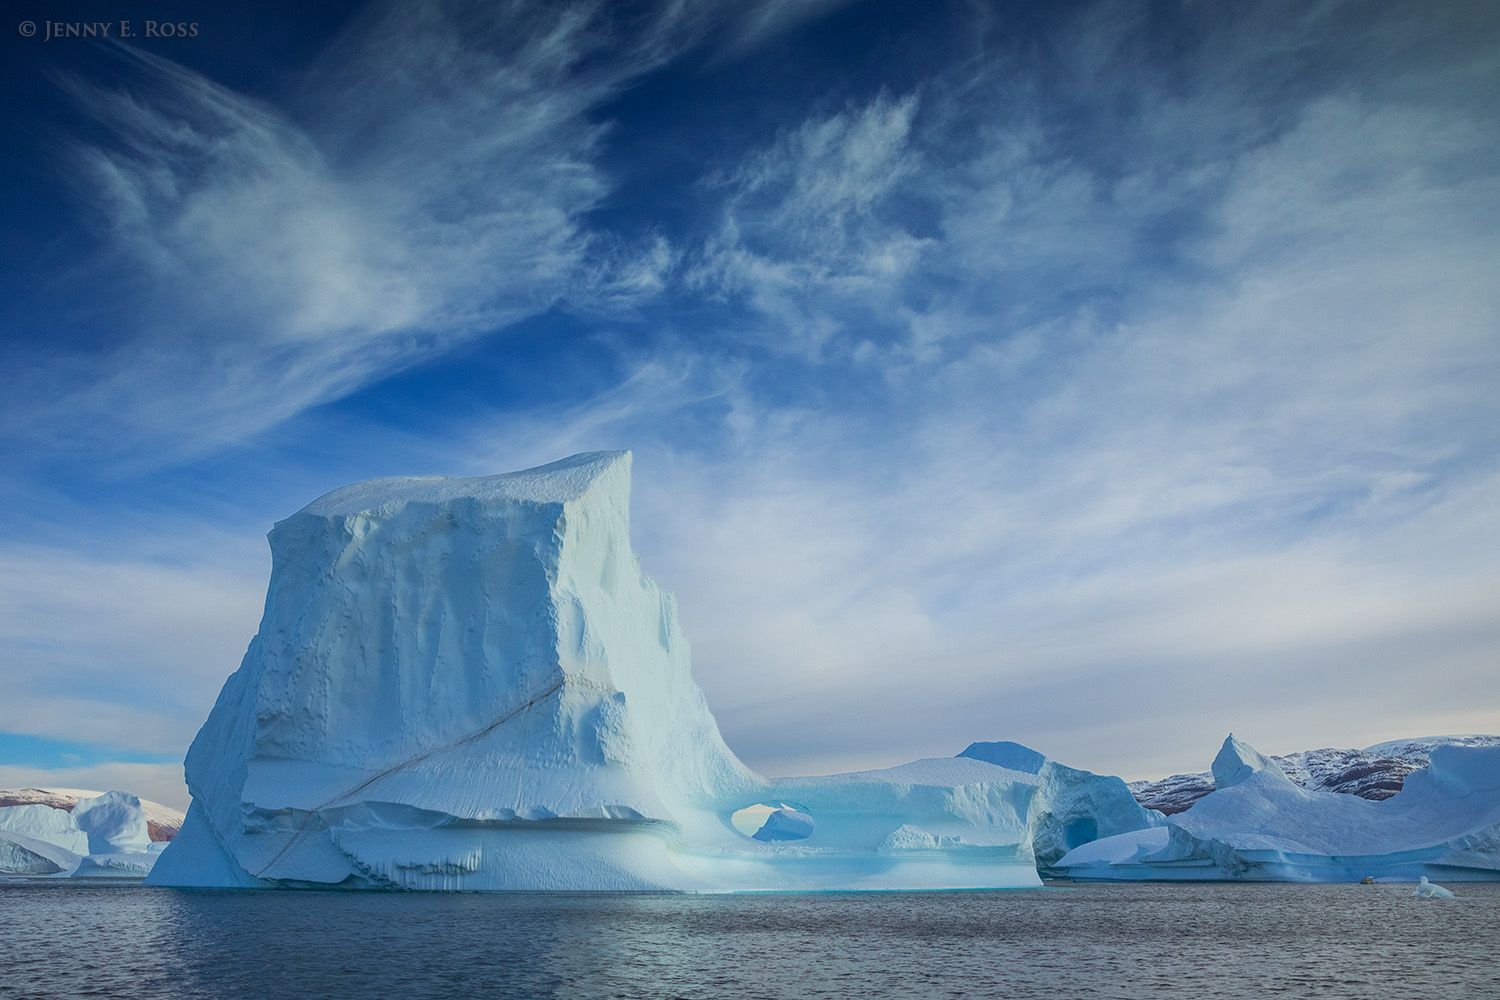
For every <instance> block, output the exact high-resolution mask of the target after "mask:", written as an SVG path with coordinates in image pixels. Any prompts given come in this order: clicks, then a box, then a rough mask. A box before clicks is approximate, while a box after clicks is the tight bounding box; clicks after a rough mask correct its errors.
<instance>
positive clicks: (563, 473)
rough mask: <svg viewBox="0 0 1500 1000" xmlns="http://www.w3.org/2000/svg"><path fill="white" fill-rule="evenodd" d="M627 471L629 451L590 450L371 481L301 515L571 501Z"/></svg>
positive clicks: (305, 509) (332, 496)
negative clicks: (477, 469) (543, 461)
mask: <svg viewBox="0 0 1500 1000" xmlns="http://www.w3.org/2000/svg"><path fill="white" fill-rule="evenodd" d="M621 467H623V469H624V471H625V472H627V473H628V472H629V470H630V452H628V451H587V452H583V453H581V454H578V455H573V456H571V457H569V458H565V459H562V460H561V461H559V462H552V463H549V464H547V465H539V466H537V467H536V468H534V469H525V470H523V471H521V472H505V473H501V474H500V475H498V476H393V477H390V478H387V479H370V480H366V481H365V482H362V483H354V484H353V485H351V486H344V487H340V488H339V489H336V490H334V491H333V492H332V493H325V494H324V495H323V496H321V497H319V498H318V499H316V500H314V501H313V502H312V503H310V504H308V505H307V506H306V507H303V508H302V510H301V511H299V513H302V514H312V515H314V516H316V517H339V516H343V515H348V514H359V513H362V512H364V511H368V510H375V509H377V508H380V507H384V506H386V505H388V504H407V503H433V504H442V503H447V502H449V501H453V500H465V499H473V500H518V501H526V502H531V503H567V502H568V501H570V500H576V499H578V498H579V497H581V496H583V494H584V493H586V492H587V491H588V489H589V487H590V486H592V485H593V484H594V483H595V482H596V481H597V480H598V479H599V478H600V477H601V476H603V475H604V474H605V473H607V472H610V471H611V470H614V469H617V468H621Z"/></svg>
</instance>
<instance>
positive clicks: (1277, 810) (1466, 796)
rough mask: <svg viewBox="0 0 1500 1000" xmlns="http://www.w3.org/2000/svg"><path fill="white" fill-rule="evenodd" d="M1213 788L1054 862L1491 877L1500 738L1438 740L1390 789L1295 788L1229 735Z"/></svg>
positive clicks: (1072, 871)
mask: <svg viewBox="0 0 1500 1000" xmlns="http://www.w3.org/2000/svg"><path fill="white" fill-rule="evenodd" d="M1213 780H1214V786H1215V787H1214V791H1212V792H1211V793H1209V794H1208V795H1205V796H1204V797H1202V798H1201V799H1199V800H1198V801H1197V802H1196V803H1194V804H1193V806H1192V807H1191V808H1189V809H1188V810H1187V811H1185V812H1182V813H1179V814H1177V815H1174V816H1172V817H1170V818H1169V819H1168V820H1167V823H1166V825H1165V826H1163V827H1158V828H1154V829H1147V830H1139V831H1135V832H1133V833H1125V834H1122V835H1119V836H1115V837H1108V838H1104V839H1101V840H1098V841H1095V842H1093V843H1090V844H1087V845H1084V846H1081V847H1079V848H1077V849H1075V850H1073V851H1070V852H1069V853H1068V854H1067V855H1065V856H1064V857H1063V858H1062V859H1061V860H1060V861H1059V862H1058V863H1057V866H1056V867H1057V869H1058V870H1059V871H1061V872H1064V873H1066V874H1068V875H1071V876H1073V877H1076V878H1086V879H1109V880H1140V879H1153V880H1168V879H1194V880H1203V879H1244V880H1274V881H1358V880H1359V879H1361V878H1363V877H1365V876H1371V877H1373V878H1377V879H1382V878H1383V879H1402V880H1411V879H1416V878H1418V877H1421V876H1428V877H1431V878H1433V879H1439V878H1441V879H1443V880H1453V881H1465V880H1476V879H1485V880H1491V879H1500V747H1495V746H1460V745H1445V746H1437V747H1435V748H1433V749H1432V750H1431V755H1430V761H1429V763H1428V766H1427V767H1426V768H1424V769H1421V770H1417V771H1413V772H1411V773H1410V774H1409V775H1408V776H1406V778H1405V782H1404V785H1403V787H1402V789H1401V791H1400V792H1399V793H1397V794H1396V795H1394V796H1392V797H1390V798H1387V799H1383V800H1371V799H1366V798H1361V797H1359V796H1357V795H1347V794H1339V793H1335V792H1329V791H1320V790H1316V789H1309V788H1304V787H1302V786H1300V785H1298V784H1297V783H1295V782H1293V781H1292V780H1291V779H1289V778H1288V777H1287V775H1286V774H1285V773H1283V771H1282V769H1281V767H1280V765H1278V764H1277V763H1276V762H1275V761H1274V760H1272V759H1270V758H1268V757H1265V756H1263V755H1261V754H1260V753H1257V752H1256V751H1255V749H1254V748H1252V747H1250V746H1249V745H1247V744H1245V743H1243V742H1242V741H1240V740H1238V739H1236V738H1235V737H1234V736H1233V735H1232V734H1231V735H1230V736H1229V738H1228V739H1227V740H1225V741H1224V745H1223V747H1222V748H1221V749H1220V751H1219V754H1218V756H1217V757H1216V758H1214V762H1213Z"/></svg>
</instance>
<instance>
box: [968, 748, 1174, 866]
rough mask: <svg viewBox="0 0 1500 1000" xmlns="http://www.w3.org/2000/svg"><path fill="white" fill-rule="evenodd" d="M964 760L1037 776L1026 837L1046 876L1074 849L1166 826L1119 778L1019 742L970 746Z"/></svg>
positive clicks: (1159, 816) (1157, 814) (1158, 815)
mask: <svg viewBox="0 0 1500 1000" xmlns="http://www.w3.org/2000/svg"><path fill="white" fill-rule="evenodd" d="M959 756H960V757H970V758H973V759H975V760H983V761H988V762H989V763H991V764H995V765H998V766H1000V767H1008V768H1012V769H1014V770H1017V771H1024V772H1025V773H1028V774H1034V775H1036V778H1037V791H1036V795H1035V797H1034V799H1033V801H1032V804H1031V808H1030V811H1029V813H1028V817H1027V838H1028V839H1029V840H1030V842H1031V847H1032V853H1033V855H1034V856H1035V857H1036V863H1037V865H1038V867H1040V868H1041V869H1042V870H1043V871H1044V872H1048V871H1050V869H1051V866H1052V865H1053V864H1055V863H1056V862H1057V861H1058V860H1060V859H1061V858H1062V857H1063V855H1065V854H1067V853H1068V852H1069V851H1071V850H1073V849H1074V848H1077V847H1081V846H1083V845H1085V844H1089V843H1092V842H1094V841H1096V840H1099V839H1100V838H1103V837H1112V836H1115V835H1117V834H1128V833H1134V832H1137V831H1141V830H1148V829H1154V828H1157V827H1160V826H1161V825H1162V824H1163V823H1164V822H1165V820H1164V819H1163V818H1162V816H1161V814H1159V813H1156V812H1152V811H1151V810H1149V809H1144V808H1142V807H1141V805H1140V803H1138V802H1137V801H1136V800H1135V796H1134V795H1132V794H1131V792H1130V787H1129V786H1128V785H1126V784H1125V782H1124V781H1123V780H1121V779H1120V778H1117V777H1115V776H1113V775H1104V774H1095V773H1093V772H1092V771H1085V770H1082V769H1080V768H1075V767H1069V766H1067V765H1066V764H1061V763H1059V762H1057V761H1055V760H1053V759H1052V758H1050V757H1048V756H1046V755H1045V754H1042V753H1040V752H1038V751H1036V750H1033V749H1031V748H1030V747H1026V746H1022V745H1021V744H1019V743H1011V742H1009V741H1004V742H995V743H971V744H970V745H969V746H968V747H967V748H966V749H965V750H964V751H963V752H962V753H961V754H959Z"/></svg>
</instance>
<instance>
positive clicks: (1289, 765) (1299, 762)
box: [1130, 735, 1500, 816]
mask: <svg viewBox="0 0 1500 1000" xmlns="http://www.w3.org/2000/svg"><path fill="white" fill-rule="evenodd" d="M1440 746H1460V747H1491V746H1500V736H1485V735H1469V736H1427V737H1422V738H1418V739H1409V740H1393V741H1391V742H1388V743H1377V744H1376V745H1374V746H1370V747H1365V748H1364V749H1363V750H1349V749H1337V748H1324V749H1320V750H1303V751H1300V752H1298V753H1291V754H1285V755H1283V756H1277V757H1272V758H1271V759H1272V760H1273V761H1275V762H1276V764H1277V766H1279V767H1280V768H1281V771H1282V773H1283V774H1285V775H1286V776H1287V778H1289V779H1290V780H1291V781H1292V782H1293V783H1295V784H1297V785H1300V786H1301V787H1303V788H1307V789H1313V790H1317V791H1328V792H1338V793H1341V794H1347V795H1357V796H1359V797H1360V798H1362V799H1371V800H1375V801H1379V800H1381V799H1388V798H1390V797H1391V796H1392V795H1395V794H1396V793H1397V792H1399V791H1400V790H1401V788H1402V785H1403V784H1404V783H1405V781H1406V777H1407V775H1409V774H1411V773H1412V772H1413V771H1419V770H1421V769H1422V768H1424V767H1426V766H1427V762H1428V760H1429V759H1430V757H1431V756H1432V751H1433V749H1434V748H1436V747H1440ZM1213 790H1214V780H1213V775H1212V774H1211V773H1210V772H1208V771H1200V772H1197V773H1192V774H1174V775H1172V776H1170V777H1167V778H1159V779H1157V780H1155V781H1134V782H1131V783H1130V791H1131V793H1132V794H1134V795H1135V798H1136V801H1138V802H1139V803H1140V804H1141V805H1143V806H1145V807H1146V808H1148V809H1155V810H1156V811H1158V812H1160V813H1164V814H1165V815H1168V816H1172V815H1175V814H1177V813H1180V812H1184V811H1186V810H1187V809H1189V808H1191V807H1192V805H1193V803H1195V802H1197V801H1198V800H1199V799H1201V798H1203V797H1204V796H1205V795H1207V794H1208V793H1209V792H1212V791H1213Z"/></svg>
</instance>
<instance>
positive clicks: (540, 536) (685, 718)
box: [147, 452, 1123, 892]
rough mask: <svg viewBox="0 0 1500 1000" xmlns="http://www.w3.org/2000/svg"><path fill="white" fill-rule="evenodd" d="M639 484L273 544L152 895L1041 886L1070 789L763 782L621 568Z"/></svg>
mask: <svg viewBox="0 0 1500 1000" xmlns="http://www.w3.org/2000/svg"><path fill="white" fill-rule="evenodd" d="M630 468H631V460H630V455H629V453H626V452H594V453H588V454H583V455H576V456H573V457H572V458H568V459H564V460H563V461H561V462H556V463H553V464H551V465H546V466H542V467H540V468H536V469H531V470H527V471H524V472H518V473H509V474H504V475H498V476H484V477H476V478H445V477H425V478H403V479H383V480H375V481H371V482H367V483H360V484H356V485H353V486H349V487H345V488H343V489H339V490H335V491H334V492H332V493H330V494H328V495H326V496H324V497H322V498H320V499H318V500H316V501H314V502H313V503H311V504H309V505H308V506H306V507H304V508H303V509H302V510H301V511H299V512H297V513H296V514H293V515H292V516H291V517H289V518H287V519H285V520H283V521H281V522H279V523H277V524H276V525H275V527H274V528H273V529H272V531H271V533H270V536H269V537H270V545H271V553H272V573H271V580H270V584H269V586H268V588H267V595H266V605H265V612H264V615H263V617H262V620H261V625H260V629H259V631H258V633H257V634H256V635H255V637H254V638H253V639H252V640H251V642H250V645H249V648H248V649H247V651H246V653H245V657H244V660H243V662H242V663H241V665H240V667H239V669H238V670H236V671H235V672H234V674H232V675H231V676H230V677H229V679H228V680H227V681H226V682H225V684H224V687H223V690H222V691H221V692H220V694H219V697H218V700H217V701H216V703H215V705H214V707H213V709H212V711H211V712H210V714H209V717H208V719H207V721H206V722H205V723H204V725H203V727H202V729H201V730H200V731H199V733H198V735H197V737H196V738H195V739H194V740H193V743H192V746H191V747H190V748H189V750H188V753H187V757H186V761H185V772H186V778H187V783H188V787H189V790H190V792H191V793H192V805H191V807H190V808H189V810H188V813H187V818H186V820H185V821H184V823H183V826H182V830H181V831H180V833H179V834H178V836H177V837H176V838H175V839H174V840H173V841H172V843H171V844H170V845H169V846H168V847H167V849H166V850H165V851H164V852H162V854H161V856H160V858H159V860H158V861H157V863H156V866H155V868H154V869H153V870H152V872H151V874H150V875H149V877H148V878H147V882H148V884H152V885H169V886H242V887H265V888H270V887H331V886H336V887H342V888H351V889H365V888H372V889H378V888H406V889H470V890H473V889H479V890H501V889H546V890H680V891H700V892H723V891H753V890H786V889H911V888H1002V887H1019V886H1036V885H1039V884H1040V880H1039V878H1038V875H1037V871H1036V856H1035V855H1034V852H1033V850H1032V838H1033V830H1032V825H1033V821H1034V818H1035V817H1034V815H1033V810H1034V807H1036V806H1038V805H1040V804H1050V805H1049V806H1048V808H1049V809H1051V810H1052V811H1053V812H1054V813H1055V814H1057V815H1058V816H1060V817H1068V818H1064V819H1058V820H1057V821H1056V822H1061V823H1062V824H1063V826H1064V827H1066V826H1067V824H1068V823H1069V822H1071V821H1072V819H1073V818H1076V816H1077V814H1079V812H1080V811H1081V810H1083V809H1084V808H1086V805H1087V802H1088V801H1089V800H1090V793H1088V792H1078V791H1077V790H1076V788H1075V787H1074V785H1072V784H1070V781H1071V780H1072V779H1070V778H1068V776H1067V775H1066V774H1065V773H1064V772H1063V771H1062V770H1060V769H1054V770H1053V771H1052V772H1048V771H1047V769H1046V768H1039V769H1038V770H1036V771H1034V772H1033V771H1026V770H1020V769H1016V768H1013V767H1007V766H1002V765H1000V764H995V763H990V762H987V761H984V760H979V759H974V758H973V757H956V758H934V759H929V760H921V761H915V762H912V763H910V764H905V765H901V766H899V767H895V768H887V769H883V770H875V771H863V772H856V773H851V774H841V775H829V776H822V777H812V778H778V779H766V778H763V777H761V776H760V775H757V774H755V773H754V772H753V771H751V770H750V769H749V768H748V767H746V766H745V765H744V764H743V763H742V762H741V761H740V760H739V759H738V758H737V757H736V756H735V755H734V753H733V752H732V751H731V750H730V749H729V748H728V747H727V746H726V745H725V742H724V740H723V738H722V736H721V735H720V733H719V728H718V724H717V722H716V721H715V720H714V718H713V715H712V714H711V712H710V711H709V709H708V706H707V703H706V701H705V699H704V697H703V694H702V692H701V690H700V689H699V688H698V686H697V684H696V683H695V682H694V681H693V679H692V676H691V669H690V662H689V652H688V645H687V642H686V640H685V639H684V637H683V635H682V632H681V629H680V628H679V625H678V619H677V609H676V604H675V602H674V601H673V599H672V597H671V596H670V595H668V594H666V593H663V592H662V591H661V590H660V589H659V588H658V587H657V585H656V584H655V583H653V582H652V581H651V580H650V579H648V578H647V577H646V576H645V575H643V574H642V572H641V569H640V566H639V563H638V561H637V559H636V556H635V555H634V553H633V552H632V551H631V548H630V542H629V516H628V508H629V491H630ZM1080 773H1081V772H1080ZM1100 787H1102V786H1100ZM1120 788H1121V789H1123V785H1121V786H1120ZM1106 797H1108V796H1106ZM1111 802H1113V800H1112V799H1111ZM1111 807H1113V806H1111ZM751 813H753V814H758V815H764V816H765V819H764V820H763V821H762V822H761V824H760V826H759V827H758V828H755V827H752V828H751V831H750V832H748V833H747V832H745V831H744V830H743V829H741V828H740V827H741V825H743V824H744V817H745V816H746V815H747V814H751ZM737 818H738V819H739V821H740V822H739V824H738V825H737V823H736V820H737ZM1052 822H1053V821H1049V824H1051V823H1052ZM1114 828H1115V827H1114V826H1111V825H1110V822H1108V821H1106V822H1105V823H1104V824H1103V827H1102V829H1106V830H1112V829H1114ZM1049 829H1050V825H1049ZM1081 829H1082V828H1081V827H1080V828H1079V830H1080V831H1081ZM762 833H763V834H764V835H763V836H762V835H761V834H762ZM1064 839H1066V833H1064Z"/></svg>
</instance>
